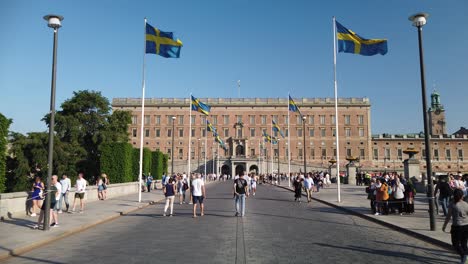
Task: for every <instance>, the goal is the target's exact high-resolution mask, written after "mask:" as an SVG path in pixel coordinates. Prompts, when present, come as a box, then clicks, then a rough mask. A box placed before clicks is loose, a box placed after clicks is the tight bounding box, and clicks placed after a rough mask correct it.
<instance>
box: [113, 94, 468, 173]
mask: <svg viewBox="0 0 468 264" xmlns="http://www.w3.org/2000/svg"><path fill="white" fill-rule="evenodd" d="M199 99H200V101H202V102H203V103H205V104H207V105H209V106H211V112H210V115H209V116H205V115H203V114H201V113H198V112H195V111H189V107H190V100H189V99H188V98H187V99H179V98H151V99H145V114H144V117H142V116H141V99H133V98H114V99H113V101H112V107H113V109H114V110H125V111H130V112H131V113H132V123H131V124H130V126H129V135H130V143H131V144H133V146H134V147H136V148H138V147H139V146H140V135H141V130H140V129H141V122H143V124H144V129H143V142H144V143H143V144H144V147H147V148H149V149H151V150H156V149H159V150H161V151H163V152H164V153H167V154H169V156H170V157H172V149H174V153H173V155H174V171H175V172H187V171H188V158H189V156H190V157H191V171H199V172H204V171H205V170H206V172H207V173H211V172H213V171H214V172H218V173H219V172H222V173H227V174H234V173H236V171H239V170H246V171H257V172H260V173H268V172H271V171H273V172H276V171H278V169H279V171H280V172H287V171H288V170H289V168H288V159H290V160H291V171H303V163H304V154H303V153H304V151H303V150H304V148H305V155H306V157H305V158H306V161H307V170H320V169H324V168H327V167H328V165H329V160H331V159H333V158H336V144H335V134H336V131H335V122H338V124H339V131H338V133H339V138H340V142H339V145H340V149H339V152H340V153H339V154H340V159H341V162H340V163H342V164H341V166H343V165H344V164H346V160H345V157H347V156H354V157H359V160H360V162H359V166H360V167H362V168H363V169H367V170H382V169H394V170H399V171H401V170H402V168H403V167H402V160H404V159H405V158H406V157H404V155H403V152H402V151H403V150H404V149H406V148H408V147H413V148H415V149H417V150H421V152H420V154H419V157H418V158H420V159H422V158H423V155H424V153H423V151H422V149H423V148H424V137H423V135H419V134H415V135H388V134H384V135H374V136H373V135H372V134H371V121H370V120H371V118H370V114H371V111H370V108H371V104H370V101H369V99H368V98H340V99H339V100H338V113H339V116H338V119H337V118H336V117H335V108H334V99H332V98H298V99H294V101H295V103H296V104H297V105H298V107H299V108H300V111H301V113H302V115H303V116H304V117H305V118H304V119H302V118H301V116H300V115H299V114H297V113H294V112H289V111H288V100H287V99H286V98H199ZM429 114H430V117H431V118H430V119H431V124H433V125H432V126H431V131H432V134H433V135H432V141H431V144H434V146H437V147H434V148H433V151H434V160H435V162H434V166H435V167H434V170H435V171H438V170H440V171H442V170H449V171H459V170H461V171H463V170H465V171H466V170H467V169H466V168H468V167H467V165H468V163H467V162H466V159H465V157H464V154H465V153H466V152H467V151H468V137H467V136H466V135H446V128H445V127H446V125H445V111H444V109H443V107H442V105H441V104H440V98H439V96H438V95H436V96H435V97H434V96H433V97H432V104H431V110H430V111H429ZM174 117H175V118H174ZM190 120H191V123H192V124H191V125H190V122H189V121H190ZM207 120H209V121H210V122H211V123H212V124H213V126H214V127H216V129H217V131H218V134H219V135H220V137H221V138H222V139H223V140H224V142H226V146H227V150H222V149H221V148H219V147H218V145H219V144H218V143H216V142H215V141H214V137H213V135H212V133H211V132H208V131H207V129H206V121H207ZM273 120H274V121H275V122H276V123H277V124H278V126H279V127H280V128H281V131H282V132H283V134H284V136H285V137H284V138H283V137H282V136H281V135H280V134H279V133H277V132H275V131H273V129H272V121H273ZM288 120H289V121H290V122H289V127H288ZM263 133H267V134H270V135H273V136H275V137H278V138H279V141H278V144H274V145H272V144H271V143H264V141H263V137H262V135H263ZM288 134H290V141H289V142H288ZM173 136H174V142H173ZM190 136H191V140H190V142H189V138H190ZM172 144H174V146H172ZM189 144H190V147H189ZM288 146H290V157H289V156H288ZM189 149H190V155H189ZM435 154H437V155H435ZM205 157H206V164H207V165H206V168H205ZM421 162H422V163H421V168H422V169H423V168H424V166H425V165H424V164H423V163H424V161H423V160H421Z"/></svg>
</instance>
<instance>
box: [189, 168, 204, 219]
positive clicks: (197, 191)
mask: <svg viewBox="0 0 468 264" xmlns="http://www.w3.org/2000/svg"><path fill="white" fill-rule="evenodd" d="M204 198H206V191H205V183H204V182H203V180H202V179H200V174H197V176H196V178H195V179H194V180H193V181H192V199H193V217H194V218H195V217H197V203H200V215H201V216H204V215H205V206H204V205H203V199H204Z"/></svg>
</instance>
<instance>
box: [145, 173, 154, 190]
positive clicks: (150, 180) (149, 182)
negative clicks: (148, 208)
mask: <svg viewBox="0 0 468 264" xmlns="http://www.w3.org/2000/svg"><path fill="white" fill-rule="evenodd" d="M152 184H153V176H151V173H149V174H148V177H146V187H147V189H148V192H151V185H152Z"/></svg>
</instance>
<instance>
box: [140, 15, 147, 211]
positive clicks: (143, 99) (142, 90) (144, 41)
mask: <svg viewBox="0 0 468 264" xmlns="http://www.w3.org/2000/svg"><path fill="white" fill-rule="evenodd" d="M145 58H146V17H145V25H144V31H143V81H142V84H141V131H140V170H139V173H138V202H139V203H141V178H142V174H143V129H144V119H145V85H146V83H145V69H146V60H145Z"/></svg>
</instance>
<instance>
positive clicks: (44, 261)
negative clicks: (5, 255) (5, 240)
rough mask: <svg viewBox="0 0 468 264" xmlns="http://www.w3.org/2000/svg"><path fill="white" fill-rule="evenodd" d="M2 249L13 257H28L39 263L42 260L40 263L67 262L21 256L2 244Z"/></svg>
mask: <svg viewBox="0 0 468 264" xmlns="http://www.w3.org/2000/svg"><path fill="white" fill-rule="evenodd" d="M0 249H2V250H5V251H8V252H9V253H10V254H11V255H12V257H15V258H20V259H27V260H31V261H34V262H38V263H39V262H40V263H50V264H65V262H58V261H53V260H47V259H38V258H32V257H25V256H21V255H16V254H14V253H13V251H12V250H11V249H9V248H5V247H2V246H0Z"/></svg>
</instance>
